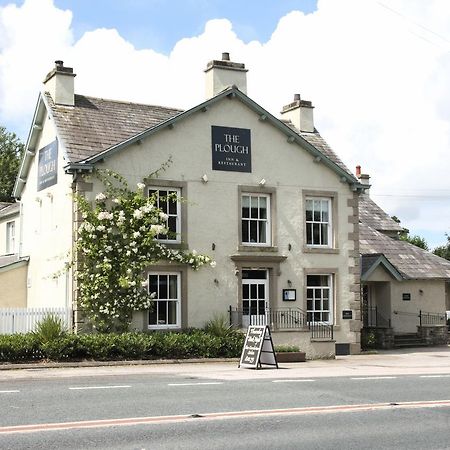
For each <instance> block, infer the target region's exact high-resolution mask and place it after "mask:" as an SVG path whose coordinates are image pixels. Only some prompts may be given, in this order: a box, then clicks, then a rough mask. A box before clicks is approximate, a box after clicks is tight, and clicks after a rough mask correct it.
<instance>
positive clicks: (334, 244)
mask: <svg viewBox="0 0 450 450" xmlns="http://www.w3.org/2000/svg"><path fill="white" fill-rule="evenodd" d="M302 197H303V222H302V226H303V252H304V253H333V254H338V253H339V245H338V236H339V233H338V193H337V192H334V191H319V190H317V191H315V190H303V191H302ZM307 200H328V202H329V203H328V207H329V212H328V214H329V221H328V224H329V225H328V245H317V244H308V243H307V222H306V205H307ZM308 223H311V222H308Z"/></svg>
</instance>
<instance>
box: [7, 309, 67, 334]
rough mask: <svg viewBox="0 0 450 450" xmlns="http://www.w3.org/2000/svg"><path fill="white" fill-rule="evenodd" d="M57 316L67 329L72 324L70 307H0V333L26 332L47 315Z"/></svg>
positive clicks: (32, 329)
mask: <svg viewBox="0 0 450 450" xmlns="http://www.w3.org/2000/svg"><path fill="white" fill-rule="evenodd" d="M49 314H52V315H53V316H56V317H59V318H61V319H62V320H63V321H64V324H65V325H66V327H67V329H68V330H69V329H70V328H71V326H72V310H71V309H70V308H0V334H14V333H28V332H29V331H34V329H35V327H36V325H37V324H38V323H39V322H40V321H41V320H42V319H43V318H44V317H45V316H47V315H49Z"/></svg>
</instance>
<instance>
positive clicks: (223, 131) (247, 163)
mask: <svg viewBox="0 0 450 450" xmlns="http://www.w3.org/2000/svg"><path fill="white" fill-rule="evenodd" d="M211 136H212V169H213V170H226V171H230V172H251V171H252V153H251V142H250V130H248V129H245V128H229V127H216V126H214V125H213V126H212V127H211Z"/></svg>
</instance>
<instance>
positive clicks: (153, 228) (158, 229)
mask: <svg viewBox="0 0 450 450" xmlns="http://www.w3.org/2000/svg"><path fill="white" fill-rule="evenodd" d="M164 230H165V228H164V227H163V226H162V225H150V233H152V234H162V233H163V232H164Z"/></svg>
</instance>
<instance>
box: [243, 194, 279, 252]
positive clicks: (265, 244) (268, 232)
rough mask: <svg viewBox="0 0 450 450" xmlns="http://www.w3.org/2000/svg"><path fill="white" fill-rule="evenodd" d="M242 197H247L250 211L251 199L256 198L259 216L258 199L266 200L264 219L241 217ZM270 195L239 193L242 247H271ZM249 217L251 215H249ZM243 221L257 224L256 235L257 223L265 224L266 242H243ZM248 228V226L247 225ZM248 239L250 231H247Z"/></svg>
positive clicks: (257, 231) (257, 229)
mask: <svg viewBox="0 0 450 450" xmlns="http://www.w3.org/2000/svg"><path fill="white" fill-rule="evenodd" d="M244 197H248V198H249V201H250V205H249V210H251V209H252V207H251V202H252V198H256V199H258V215H259V210H260V208H259V199H260V198H265V199H266V219H261V218H260V217H257V218H253V217H244V216H243V214H242V213H243V208H244ZM271 203H272V202H271V195H270V194H266V193H259V192H241V214H240V218H241V224H240V225H241V244H242V245H245V246H247V245H249V246H252V247H270V246H271V245H272V217H271V216H272V214H271ZM249 215H251V213H250V214H249ZM244 220H245V221H248V222H252V221H256V223H257V228H256V233H257V235H259V226H258V225H259V223H260V222H264V223H265V234H266V242H251V241H244V239H243V233H242V229H243V224H244ZM249 228H250V225H249ZM248 234H249V237H250V234H251V230H249V233H248Z"/></svg>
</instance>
